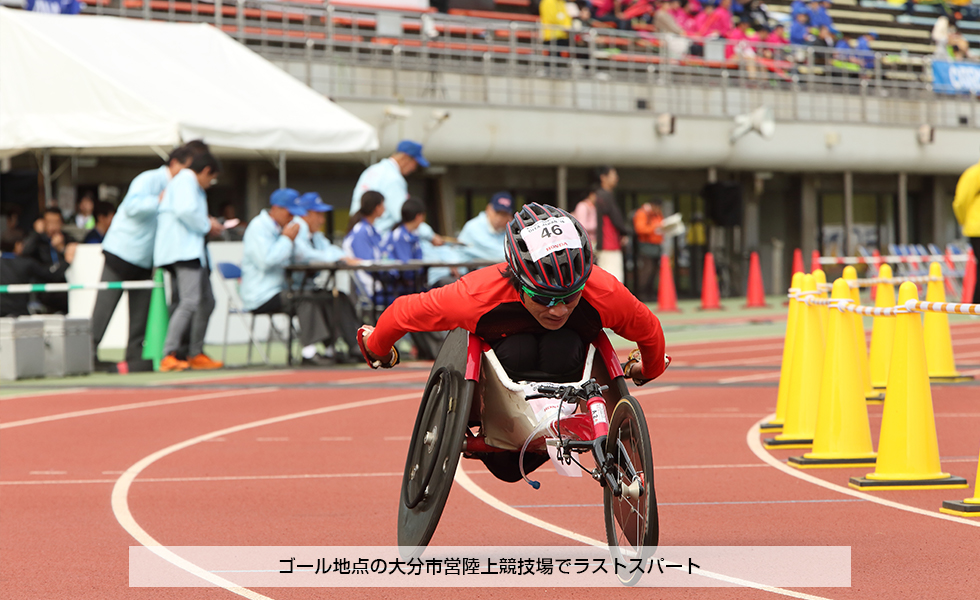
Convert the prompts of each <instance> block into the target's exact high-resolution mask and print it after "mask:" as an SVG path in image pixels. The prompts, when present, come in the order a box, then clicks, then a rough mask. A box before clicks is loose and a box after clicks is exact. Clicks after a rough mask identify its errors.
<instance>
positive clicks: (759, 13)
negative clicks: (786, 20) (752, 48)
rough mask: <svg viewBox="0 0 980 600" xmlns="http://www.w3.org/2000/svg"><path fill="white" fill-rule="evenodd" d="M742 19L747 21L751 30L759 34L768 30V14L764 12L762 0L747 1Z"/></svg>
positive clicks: (764, 7)
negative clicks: (763, 30)
mask: <svg viewBox="0 0 980 600" xmlns="http://www.w3.org/2000/svg"><path fill="white" fill-rule="evenodd" d="M742 18H743V19H748V21H749V23H750V24H751V25H752V28H753V29H755V30H756V31H757V32H759V33H761V30H762V29H768V28H769V13H768V12H767V11H766V5H765V3H764V2H763V1H762V0H749V2H748V4H746V5H745V12H744V13H743V14H742Z"/></svg>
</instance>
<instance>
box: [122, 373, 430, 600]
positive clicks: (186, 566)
mask: <svg viewBox="0 0 980 600" xmlns="http://www.w3.org/2000/svg"><path fill="white" fill-rule="evenodd" d="M412 398H418V392H413V393H411V394H400V395H397V396H387V397H383V398H375V399H373V400H360V401H357V402H348V403H346V404H337V405H333V406H325V407H322V408H315V409H312V410H304V411H300V412H295V413H289V414H286V415H280V416H278V417H270V418H267V419H260V420H258V421H252V422H250V423H243V424H241V425H235V426H233V427H227V428H225V429H219V430H217V431H212V432H210V433H205V434H202V435H199V436H197V437H193V438H190V439H188V440H184V441H183V442H178V443H176V444H173V445H171V446H167V447H166V448H163V449H162V450H158V451H156V452H154V453H153V454H150V455H148V456H146V457H144V458H142V459H140V460H139V461H137V462H136V463H135V464H133V466H131V467H129V468H128V469H126V471H125V472H124V473H123V474H122V476H120V477H119V479H117V480H116V483H115V485H114V486H113V487H112V495H111V505H112V514H113V515H114V516H115V517H116V521H118V522H119V525H120V526H122V528H123V529H124V530H125V531H126V533H128V534H129V535H131V536H132V537H133V539H135V540H136V541H137V542H139V543H140V544H141V545H143V546H145V547H146V548H148V549H149V550H150V551H151V552H153V553H154V554H156V555H157V556H159V557H160V558H162V559H164V560H166V561H167V562H169V563H171V564H173V565H175V566H177V567H178V568H181V569H183V570H185V571H187V572H188V573H190V574H192V575H194V576H196V577H200V578H201V579H203V580H205V581H208V582H210V583H213V584H214V585H217V586H218V587H222V588H224V589H226V590H228V591H229V592H231V593H233V594H237V595H239V596H242V597H244V598H249V600H272V599H271V598H269V597H268V596H263V595H262V594H259V593H258V592H254V591H252V590H250V589H248V588H244V587H241V586H238V585H236V584H235V583H234V582H232V581H229V580H227V579H225V578H223V577H219V576H217V575H215V574H213V573H210V572H208V571H207V570H205V569H202V568H201V567H199V566H197V565H195V564H194V563H192V562H190V561H189V560H187V559H185V558H182V557H181V556H179V555H177V554H176V553H175V552H173V551H172V550H170V549H168V548H167V547H166V546H164V545H162V544H161V543H160V542H158V541H157V540H156V539H155V538H154V537H153V536H151V535H150V534H149V533H147V532H146V530H144V529H143V528H142V527H140V525H139V523H137V522H136V519H135V518H133V513H132V512H131V511H130V510H129V488H130V487H131V486H132V484H133V482H134V481H135V480H136V477H137V476H138V475H139V474H140V473H141V472H143V470H145V469H146V468H147V467H149V466H150V465H152V464H153V463H155V462H157V461H158V460H160V459H162V458H164V457H166V456H169V455H170V454H173V453H175V452H178V451H180V450H184V449H185V448H189V447H191V446H194V445H195V444H199V443H201V442H204V441H207V440H209V439H211V438H215V437H219V436H224V435H230V434H233V433H238V432H241V431H245V430H248V429H254V428H256V427H263V426H265V425H274V424H276V423H283V422H285V421H291V420H294V419H301V418H304V417H311V416H316V415H322V414H326V413H330V412H337V411H341V410H347V409H352V408H364V407H367V406H374V405H378V404H386V403H389V402H397V401H400V400H409V399H412Z"/></svg>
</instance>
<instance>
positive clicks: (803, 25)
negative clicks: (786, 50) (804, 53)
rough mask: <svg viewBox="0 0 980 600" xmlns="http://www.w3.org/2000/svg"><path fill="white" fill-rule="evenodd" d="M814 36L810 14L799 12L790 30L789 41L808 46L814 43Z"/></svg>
mask: <svg viewBox="0 0 980 600" xmlns="http://www.w3.org/2000/svg"><path fill="white" fill-rule="evenodd" d="M813 40H814V37H813V34H812V33H810V15H809V14H807V13H802V12H801V13H797V14H796V21H794V22H793V26H792V27H790V30H789V43H790V44H795V45H799V46H807V45H809V44H811V43H813Z"/></svg>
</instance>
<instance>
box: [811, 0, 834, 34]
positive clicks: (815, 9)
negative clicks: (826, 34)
mask: <svg viewBox="0 0 980 600" xmlns="http://www.w3.org/2000/svg"><path fill="white" fill-rule="evenodd" d="M828 8H830V2H827V1H826V0H825V1H824V2H823V3H821V2H817V1H816V0H814V1H813V2H810V4H809V5H808V6H807V11H808V12H809V13H810V26H811V27H816V28H818V29H819V28H820V27H827V28H828V29H830V31H831V33H837V30H836V29H834V20H833V19H831V18H830V14H828V13H827V9H828Z"/></svg>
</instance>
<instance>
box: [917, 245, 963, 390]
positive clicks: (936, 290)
mask: <svg viewBox="0 0 980 600" xmlns="http://www.w3.org/2000/svg"><path fill="white" fill-rule="evenodd" d="M929 278H930V279H931V280H932V281H930V282H929V287H928V288H927V289H926V302H946V288H945V286H944V285H943V283H944V282H943V267H942V265H940V264H939V263H937V262H934V263H932V264H931V265H929ZM922 330H923V335H924V337H925V340H926V362H927V363H928V364H929V381H945V382H952V381H969V380H971V379H973V376H972V375H961V374H960V373H959V371H957V370H956V362H955V361H954V359H953V339H952V337H950V334H949V316H948V315H947V314H946V313H944V312H935V311H927V312H926V313H925V314H924V315H923V316H922Z"/></svg>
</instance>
